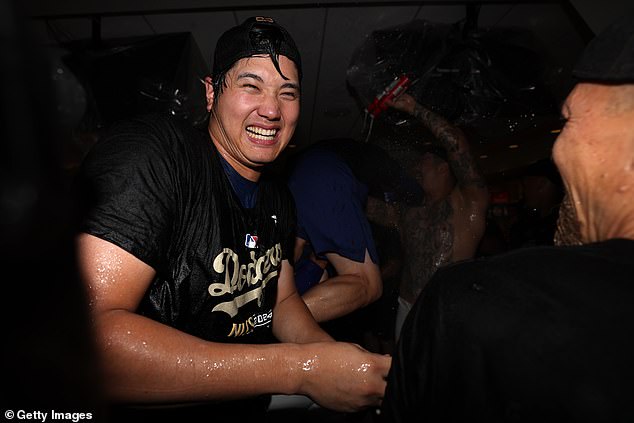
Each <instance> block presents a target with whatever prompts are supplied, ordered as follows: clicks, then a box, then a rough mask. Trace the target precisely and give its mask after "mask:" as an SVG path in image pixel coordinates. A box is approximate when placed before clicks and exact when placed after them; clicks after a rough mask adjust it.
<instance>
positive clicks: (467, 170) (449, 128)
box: [389, 94, 488, 207]
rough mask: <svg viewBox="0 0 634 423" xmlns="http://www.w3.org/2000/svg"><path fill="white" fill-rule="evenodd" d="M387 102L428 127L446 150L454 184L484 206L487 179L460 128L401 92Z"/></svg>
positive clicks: (470, 198) (465, 194) (464, 193)
mask: <svg viewBox="0 0 634 423" xmlns="http://www.w3.org/2000/svg"><path fill="white" fill-rule="evenodd" d="M389 105H390V106H392V107H394V108H395V109H398V110H402V111H404V112H406V113H409V114H411V115H412V116H414V117H415V118H417V119H418V120H420V122H422V124H423V125H425V126H426V127H427V128H428V129H429V130H430V131H431V133H432V134H433V135H434V137H435V138H436V140H437V141H438V144H440V146H442V147H443V148H444V149H445V150H446V151H447V156H448V157H447V159H448V162H449V166H450V167H451V170H452V172H453V174H454V176H455V177H456V185H457V188H458V189H459V190H460V191H461V192H462V194H463V195H464V196H466V197H467V198H468V199H469V200H471V201H475V202H476V203H478V205H479V206H481V207H482V206H484V207H486V205H487V199H488V192H487V188H486V182H485V180H484V177H483V176H482V174H481V173H480V171H479V170H478V167H477V166H476V162H475V160H474V159H473V156H472V155H471V152H470V150H469V143H468V142H467V139H466V137H465V135H464V133H463V132H462V130H461V129H460V128H458V127H456V126H454V125H453V124H451V123H450V122H449V121H447V120H446V119H445V118H443V117H442V116H440V115H438V114H436V113H434V112H432V111H431V110H429V109H427V108H425V107H423V106H421V105H420V104H418V103H417V102H416V100H415V99H414V97H412V96H411V95H409V94H402V95H400V96H399V97H397V98H396V99H395V100H394V101H392V102H391V103H389Z"/></svg>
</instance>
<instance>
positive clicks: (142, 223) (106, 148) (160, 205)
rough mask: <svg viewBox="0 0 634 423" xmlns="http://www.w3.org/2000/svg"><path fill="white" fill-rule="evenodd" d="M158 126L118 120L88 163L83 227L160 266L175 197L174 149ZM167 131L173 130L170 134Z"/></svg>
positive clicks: (82, 188) (83, 176)
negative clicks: (163, 138) (169, 149)
mask: <svg viewBox="0 0 634 423" xmlns="http://www.w3.org/2000/svg"><path fill="white" fill-rule="evenodd" d="M156 129H157V128H155V127H153V126H152V125H149V124H146V123H144V122H142V121H132V122H128V123H124V124H120V125H117V126H116V127H115V128H113V129H112V130H111V131H110V132H109V134H108V135H107V136H106V137H105V138H104V139H103V140H101V141H100V142H99V143H98V144H96V145H95V146H94V148H93V149H92V150H91V152H90V154H89V155H88V156H87V157H86V159H85V161H84V162H83V163H82V168H81V170H80V173H79V177H78V187H79V192H80V196H81V201H82V204H83V209H84V215H83V220H82V224H81V226H80V229H81V231H83V232H86V233H88V234H91V235H94V236H96V237H99V238H102V239H104V240H106V241H109V242H112V243H113V244H115V245H117V246H119V247H121V248H123V249H124V250H126V251H128V252H129V253H131V254H133V255H134V256H136V257H137V258H139V259H140V260H142V261H143V262H145V263H147V264H148V265H150V266H152V267H154V268H156V266H157V264H158V262H159V258H160V257H161V256H163V255H164V254H165V252H166V249H167V248H168V245H169V237H170V222H171V221H172V217H173V210H172V206H171V202H172V200H173V198H174V197H175V192H174V191H175V189H174V183H173V175H172V168H173V163H172V160H173V154H169V153H170V152H169V151H168V149H167V148H166V143H165V142H164V140H162V139H161V137H167V136H169V135H168V134H169V132H168V131H164V132H163V133H161V132H160V131H157V130H156ZM166 133H167V134H166Z"/></svg>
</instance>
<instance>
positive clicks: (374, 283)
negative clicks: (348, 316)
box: [365, 275, 383, 305]
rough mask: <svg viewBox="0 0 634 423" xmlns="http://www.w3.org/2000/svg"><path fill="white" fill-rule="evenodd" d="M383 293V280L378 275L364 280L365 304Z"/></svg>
mask: <svg viewBox="0 0 634 423" xmlns="http://www.w3.org/2000/svg"><path fill="white" fill-rule="evenodd" d="M381 295H383V282H382V280H381V277H380V276H378V275H377V276H376V277H371V278H368V279H367V280H366V302H365V305H369V304H372V303H373V302H375V301H377V300H378V299H379V298H381Z"/></svg>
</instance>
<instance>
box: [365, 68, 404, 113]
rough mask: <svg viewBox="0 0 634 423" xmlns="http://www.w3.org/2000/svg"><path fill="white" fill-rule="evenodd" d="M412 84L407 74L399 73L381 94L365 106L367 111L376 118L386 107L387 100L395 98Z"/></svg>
mask: <svg viewBox="0 0 634 423" xmlns="http://www.w3.org/2000/svg"><path fill="white" fill-rule="evenodd" d="M410 85H412V80H411V79H410V77H409V76H407V75H401V76H397V77H396V78H394V81H392V82H391V83H390V85H388V86H387V87H386V88H385V89H384V90H383V91H382V92H381V94H379V95H377V96H376V97H374V100H372V102H371V103H370V105H369V106H368V107H367V109H366V110H367V112H368V113H370V114H371V115H372V117H374V118H376V117H377V116H378V115H380V114H381V113H382V112H383V111H384V110H386V109H387V107H388V106H387V102H388V101H390V100H393V99H395V98H396V97H398V96H399V95H401V94H402V93H404V92H405V91H406V90H407V89H408V88H409V87H410Z"/></svg>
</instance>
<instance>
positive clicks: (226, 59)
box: [212, 16, 302, 81]
mask: <svg viewBox="0 0 634 423" xmlns="http://www.w3.org/2000/svg"><path fill="white" fill-rule="evenodd" d="M259 54H265V55H269V56H270V57H271V60H272V61H273V64H274V65H275V68H276V69H277V71H278V72H279V73H280V75H283V74H282V72H281V70H280V68H279V63H278V56H279V55H282V56H286V57H288V58H289V59H290V60H292V61H293V62H294V63H295V66H296V67H297V74H298V76H299V79H300V81H301V79H302V61H301V57H300V54H299V50H298V49H297V46H296V45H295V41H293V38H292V37H291V35H290V34H289V33H288V31H287V30H286V29H284V28H283V27H282V26H280V25H278V24H277V22H275V21H274V20H273V18H269V17H263V16H255V17H251V18H248V19H246V20H245V21H244V22H243V23H242V24H240V25H237V26H234V27H233V28H231V29H229V30H227V31H226V32H225V33H224V34H222V35H221V36H220V38H219V39H218V42H217V43H216V49H215V51H214V60H213V69H212V75H213V78H214V79H216V76H217V75H222V74H224V73H226V72H227V71H228V70H229V69H231V67H232V66H233V65H234V63H235V62H237V61H238V60H240V59H243V58H245V57H251V56H255V55H259Z"/></svg>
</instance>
